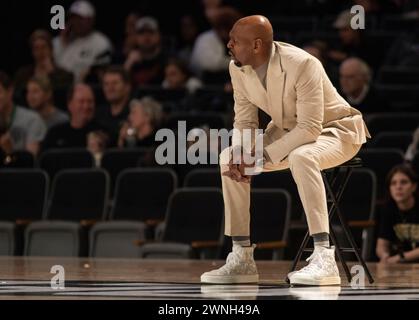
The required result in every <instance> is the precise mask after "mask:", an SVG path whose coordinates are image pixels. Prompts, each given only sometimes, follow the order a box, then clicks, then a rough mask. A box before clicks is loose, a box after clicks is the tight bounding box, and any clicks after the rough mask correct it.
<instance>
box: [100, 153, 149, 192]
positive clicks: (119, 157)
mask: <svg viewBox="0 0 419 320" xmlns="http://www.w3.org/2000/svg"><path fill="white" fill-rule="evenodd" d="M149 152H150V149H149V148H133V149H117V148H115V149H108V150H106V151H105V153H104V154H103V157H102V161H101V167H102V168H103V169H105V170H106V171H107V172H108V173H109V175H110V178H111V194H113V191H114V187H115V182H116V179H117V178H118V175H119V173H120V172H122V171H123V170H125V169H128V168H136V167H138V163H139V162H140V161H141V160H142V159H144V157H145V156H146V155H147V154H148V153H149Z"/></svg>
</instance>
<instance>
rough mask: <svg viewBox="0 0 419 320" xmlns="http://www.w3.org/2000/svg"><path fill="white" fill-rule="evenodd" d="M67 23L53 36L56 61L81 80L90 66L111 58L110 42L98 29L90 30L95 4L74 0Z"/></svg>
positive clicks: (92, 26) (78, 80)
mask: <svg viewBox="0 0 419 320" xmlns="http://www.w3.org/2000/svg"><path fill="white" fill-rule="evenodd" d="M69 14H70V15H69V17H68V19H67V25H66V27H65V29H64V30H63V31H62V33H61V34H60V35H59V36H58V37H56V38H55V39H54V40H53V46H54V57H55V61H56V63H57V64H58V65H59V66H60V67H61V68H63V69H65V70H67V71H70V72H72V73H73V74H74V78H75V81H76V82H80V81H82V80H83V77H84V76H85V75H86V74H87V73H88V72H89V69H90V67H92V66H93V65H98V64H107V63H110V62H111V53H112V44H111V42H110V40H109V39H108V38H107V37H106V36H105V35H104V34H102V33H101V32H98V31H96V30H94V23H95V8H94V7H93V5H92V4H91V3H90V2H88V1H83V0H78V1H76V2H74V3H73V4H72V5H71V6H70V9H69Z"/></svg>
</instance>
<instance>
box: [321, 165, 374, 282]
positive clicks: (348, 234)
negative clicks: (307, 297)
mask: <svg viewBox="0 0 419 320" xmlns="http://www.w3.org/2000/svg"><path fill="white" fill-rule="evenodd" d="M349 169H352V168H349ZM351 171H352V170H348V173H347V176H346V177H345V181H344V183H343V184H344V185H345V186H346V184H347V182H348V180H349V176H350V174H351ZM325 184H326V188H327V189H328V193H329V194H330V196H331V198H332V202H333V203H334V204H335V211H336V213H337V215H338V217H339V221H340V223H341V225H342V227H343V231H344V233H345V236H346V238H347V239H348V241H349V243H350V244H351V247H352V248H353V250H354V253H355V256H356V258H357V260H358V262H360V263H361V265H362V267H363V268H364V271H365V272H366V274H367V277H368V281H369V282H370V283H373V282H374V279H373V277H372V275H371V273H370V271H369V269H368V267H367V265H366V263H365V261H364V259H363V258H362V256H361V255H360V254H359V252H358V248H357V245H356V243H355V240H354V238H353V236H352V233H351V232H350V230H349V226H348V223H347V222H346V219H345V217H344V216H343V214H342V212H341V210H340V208H339V206H338V205H337V201H338V200H337V199H336V197H335V195H334V193H333V191H332V190H331V188H330V185H329V184H328V183H325ZM339 251H340V250H339Z"/></svg>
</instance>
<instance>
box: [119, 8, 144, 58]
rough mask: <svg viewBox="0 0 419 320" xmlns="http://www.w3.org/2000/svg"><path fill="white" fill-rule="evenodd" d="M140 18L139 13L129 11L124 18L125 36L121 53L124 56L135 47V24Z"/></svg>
mask: <svg viewBox="0 0 419 320" xmlns="http://www.w3.org/2000/svg"><path fill="white" fill-rule="evenodd" d="M138 19H140V14H138V13H137V12H131V13H129V14H128V16H127V17H126V18H125V38H124V43H123V47H122V53H123V55H124V56H127V55H128V53H129V52H130V51H131V50H133V49H135V47H136V45H137V31H136V28H135V25H136V23H137V21H138Z"/></svg>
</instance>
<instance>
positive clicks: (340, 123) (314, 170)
mask: <svg viewBox="0 0 419 320" xmlns="http://www.w3.org/2000/svg"><path fill="white" fill-rule="evenodd" d="M227 46H228V48H229V49H230V53H231V56H232V61H231V63H230V75H231V80H232V84H233V90H234V100H235V106H234V111H235V118H234V128H235V129H237V130H238V132H241V131H243V129H257V128H258V108H261V109H262V110H264V111H265V112H266V113H267V114H269V115H270V116H271V118H272V121H271V122H270V123H269V124H268V126H267V128H266V130H265V133H264V135H263V160H264V161H263V171H272V170H283V169H286V168H289V169H290V170H291V172H292V175H293V178H294V180H295V183H296V184H297V188H298V192H299V195H300V198H301V201H302V204H303V207H304V211H305V214H306V217H307V222H308V226H309V231H310V235H311V236H312V237H313V240H314V245H315V250H314V252H313V254H312V256H311V257H310V258H309V264H308V266H306V267H304V268H302V269H301V270H300V271H297V272H293V273H292V274H289V275H288V277H289V280H290V283H291V284H292V285H293V284H305V285H339V284H340V277H339V271H338V268H337V265H336V261H335V254H334V247H330V245H329V221H328V215H327V201H326V193H325V187H324V184H323V180H322V176H321V170H323V169H327V168H332V167H335V166H337V165H339V164H342V163H344V162H346V161H348V160H350V159H351V158H352V157H354V156H355V155H356V154H357V152H358V151H359V149H360V148H361V145H362V144H363V143H365V142H366V138H367V137H370V135H369V133H368V130H367V128H366V126H365V123H364V121H363V119H362V115H361V113H360V112H359V111H358V110H356V109H354V108H352V107H351V106H350V105H349V104H348V103H347V102H346V101H345V100H344V99H343V98H342V97H341V96H340V95H339V94H338V93H337V91H336V89H335V88H334V87H333V85H332V84H331V82H330V80H329V78H328V77H327V75H326V73H325V71H324V69H323V67H322V65H321V63H320V62H319V61H318V60H317V59H316V58H315V57H313V56H311V55H310V54H308V53H306V52H305V51H303V50H301V49H299V48H297V47H294V46H292V45H290V44H287V43H283V42H274V41H273V31H272V26H271V24H270V22H269V20H268V19H267V18H265V17H263V16H249V17H245V18H242V19H240V20H238V21H237V22H236V24H235V25H234V27H233V29H232V30H231V32H230V41H229V43H228V45H227ZM238 132H234V134H233V143H232V146H231V147H230V148H227V149H225V150H223V152H222V153H221V155H220V166H221V173H222V187H223V195H224V203H225V234H226V235H228V236H231V237H232V239H233V251H232V252H231V253H230V254H229V256H228V257H227V262H226V264H225V265H224V266H222V267H221V268H219V269H217V270H213V271H210V272H206V273H204V274H203V275H202V276H201V282H204V283H252V282H257V281H258V280H259V276H258V271H257V268H256V264H255V262H254V259H253V250H254V247H255V245H251V243H250V237H249V235H250V230H249V225H250V211H249V209H250V178H251V177H250V176H249V175H246V173H245V172H244V171H243V168H244V167H246V166H249V165H253V163H250V164H249V163H248V164H247V165H244V166H243V165H240V164H236V161H233V158H235V156H233V153H235V152H236V151H237V150H239V151H240V152H243V153H242V160H243V159H245V156H247V155H248V154H249V153H252V152H253V153H254V150H252V149H253V148H254V147H253V148H252V147H251V148H249V147H246V146H249V145H250V146H251V145H252V144H254V141H255V140H254V137H252V138H251V141H250V142H249V141H245V140H246V137H245V135H243V137H244V138H243V141H242V139H241V136H240V134H237V133H238ZM247 140H248V138H247ZM246 153H247V154H246ZM247 159H248V158H247Z"/></svg>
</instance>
